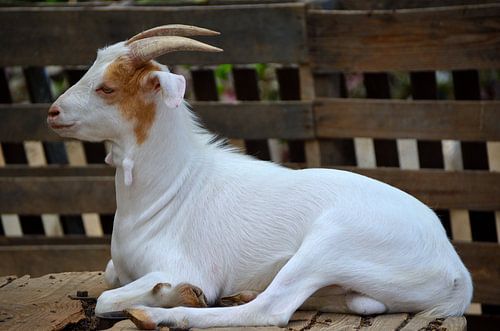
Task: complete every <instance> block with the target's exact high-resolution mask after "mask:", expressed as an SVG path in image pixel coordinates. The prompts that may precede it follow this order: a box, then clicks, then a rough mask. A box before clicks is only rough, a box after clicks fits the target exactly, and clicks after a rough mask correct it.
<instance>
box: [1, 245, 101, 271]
mask: <svg viewBox="0 0 500 331" xmlns="http://www.w3.org/2000/svg"><path fill="white" fill-rule="evenodd" d="M0 257H1V258H2V264H1V265H0V275H12V274H14V275H24V274H30V275H32V276H41V275H45V274H47V273H52V272H64V271H100V270H104V268H105V267H106V264H107V263H108V261H109V259H110V247H109V245H54V246H50V245H47V246H45V245H34V246H29V245H22V246H0Z"/></svg>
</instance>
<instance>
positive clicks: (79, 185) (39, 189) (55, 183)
mask: <svg viewBox="0 0 500 331" xmlns="http://www.w3.org/2000/svg"><path fill="white" fill-rule="evenodd" d="M115 210H116V202H115V185H114V177H8V178H1V179H0V211H1V212H2V213H5V214H25V215H26V214H27V215H30V214H42V213H48V214H49V213H54V214H66V215H75V214H80V213H103V214H113V213H114V212H115Z"/></svg>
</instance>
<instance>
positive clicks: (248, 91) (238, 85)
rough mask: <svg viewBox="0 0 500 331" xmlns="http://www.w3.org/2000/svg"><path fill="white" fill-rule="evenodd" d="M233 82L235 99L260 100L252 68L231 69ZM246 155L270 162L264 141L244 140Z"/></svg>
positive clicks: (256, 77)
mask: <svg viewBox="0 0 500 331" xmlns="http://www.w3.org/2000/svg"><path fill="white" fill-rule="evenodd" d="M233 81H234V91H235V94H236V98H237V99H238V100H241V101H258V100H260V93H259V80H258V76H257V71H256V70H255V69H254V68H237V67H233ZM245 149H246V151H247V154H249V155H253V156H255V157H257V158H259V159H261V160H271V153H270V151H269V146H268V143H267V140H266V139H246V140H245Z"/></svg>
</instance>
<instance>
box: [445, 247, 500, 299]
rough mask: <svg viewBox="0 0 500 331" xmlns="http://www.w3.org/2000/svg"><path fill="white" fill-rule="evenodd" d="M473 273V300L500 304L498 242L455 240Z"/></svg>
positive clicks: (499, 252) (499, 248)
mask: <svg viewBox="0 0 500 331" xmlns="http://www.w3.org/2000/svg"><path fill="white" fill-rule="evenodd" d="M454 246H455V248H456V250H457V252H458V254H459V255H460V257H461V258H462V260H463V261H464V263H465V265H466V266H467V268H468V269H469V271H470V272H471V274H472V280H473V283H474V298H473V300H472V301H473V302H480V303H483V304H493V305H498V304H500V245H499V244H497V243H479V242H474V243H465V242H454Z"/></svg>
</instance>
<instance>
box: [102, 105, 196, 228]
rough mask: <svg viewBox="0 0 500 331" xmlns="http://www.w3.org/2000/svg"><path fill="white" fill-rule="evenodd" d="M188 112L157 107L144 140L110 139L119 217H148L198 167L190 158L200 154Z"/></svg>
mask: <svg viewBox="0 0 500 331" xmlns="http://www.w3.org/2000/svg"><path fill="white" fill-rule="evenodd" d="M179 107H186V106H185V105H183V104H182V105H180V106H179ZM187 112H188V110H187V109H167V108H166V107H164V106H161V107H158V109H157V112H156V116H155V120H154V123H153V125H152V127H151V129H150V131H149V135H148V138H147V139H146V141H144V142H143V143H142V144H137V141H136V139H135V137H133V136H127V137H123V138H122V139H119V140H117V141H116V142H113V144H112V159H113V160H112V163H113V164H114V165H115V166H116V167H117V172H116V177H115V180H116V199H117V207H118V209H117V213H118V214H119V215H120V216H121V217H125V218H134V219H135V221H146V220H148V219H149V218H150V217H151V216H150V215H154V213H155V212H156V211H157V210H159V209H161V208H164V207H165V205H166V204H168V203H169V201H171V200H172V199H174V198H175V195H176V193H177V192H178V191H179V190H180V188H181V187H182V186H183V184H184V182H185V181H186V179H187V178H188V177H189V176H192V175H193V172H194V171H196V170H195V169H197V168H198V167H197V166H196V164H195V162H193V161H194V159H195V158H196V159H199V158H200V156H201V155H202V154H203V153H201V150H202V148H201V146H200V144H199V143H197V141H196V133H195V132H193V130H194V128H193V126H194V123H193V122H192V120H191V119H190V118H189V114H188V113H187ZM129 176H131V177H129Z"/></svg>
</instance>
